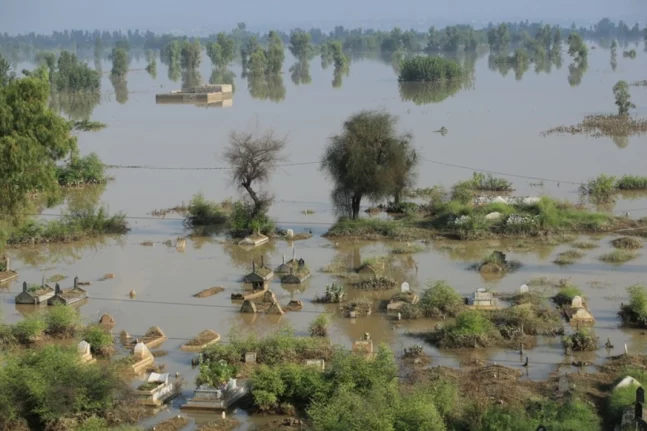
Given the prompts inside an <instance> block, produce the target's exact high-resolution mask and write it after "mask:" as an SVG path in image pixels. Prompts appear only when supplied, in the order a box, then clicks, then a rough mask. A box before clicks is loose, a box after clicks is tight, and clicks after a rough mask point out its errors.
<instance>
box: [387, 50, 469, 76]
mask: <svg viewBox="0 0 647 431" xmlns="http://www.w3.org/2000/svg"><path fill="white" fill-rule="evenodd" d="M462 77H463V68H462V67H461V65H460V64H459V63H458V62H457V61H455V60H450V59H447V58H443V57H422V56H418V57H413V58H409V59H406V60H403V61H402V64H401V65H400V75H399V76H398V81H400V82H444V81H451V80H456V79H460V78H462Z"/></svg>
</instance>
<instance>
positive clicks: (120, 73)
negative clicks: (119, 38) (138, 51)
mask: <svg viewBox="0 0 647 431" xmlns="http://www.w3.org/2000/svg"><path fill="white" fill-rule="evenodd" d="M127 73H128V52H127V51H126V50H125V49H123V48H113V49H112V71H111V72H110V77H111V78H112V79H113V80H120V79H124V78H125V77H126V74H127Z"/></svg>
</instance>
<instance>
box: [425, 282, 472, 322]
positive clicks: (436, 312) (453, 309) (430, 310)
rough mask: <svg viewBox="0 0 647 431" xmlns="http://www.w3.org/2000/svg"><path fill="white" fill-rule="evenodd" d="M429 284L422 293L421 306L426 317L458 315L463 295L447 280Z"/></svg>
mask: <svg viewBox="0 0 647 431" xmlns="http://www.w3.org/2000/svg"><path fill="white" fill-rule="evenodd" d="M427 286H429V287H428V288H427V289H425V291H424V292H423V293H422V297H421V298H420V303H419V307H420V309H421V310H422V312H423V314H424V315H425V316H426V317H435V316H440V315H447V316H450V317H452V316H456V314H458V312H459V311H460V310H461V309H462V307H463V304H464V300H463V297H462V296H461V295H460V294H459V293H458V292H456V290H455V289H454V288H453V287H451V286H450V285H449V284H447V282H445V281H435V282H429V283H427Z"/></svg>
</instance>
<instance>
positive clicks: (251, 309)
mask: <svg viewBox="0 0 647 431" xmlns="http://www.w3.org/2000/svg"><path fill="white" fill-rule="evenodd" d="M240 312H241V313H256V304H254V303H253V302H252V301H250V300H249V299H246V300H245V301H244V302H243V305H242V306H241V307H240Z"/></svg>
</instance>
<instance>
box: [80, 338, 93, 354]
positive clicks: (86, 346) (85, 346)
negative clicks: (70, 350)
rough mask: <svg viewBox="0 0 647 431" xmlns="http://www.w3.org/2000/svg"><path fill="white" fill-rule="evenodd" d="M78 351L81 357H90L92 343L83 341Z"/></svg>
mask: <svg viewBox="0 0 647 431" xmlns="http://www.w3.org/2000/svg"><path fill="white" fill-rule="evenodd" d="M78 349H79V353H80V354H81V355H89V354H90V343H88V342H87V341H85V340H83V341H81V342H80V343H79V346H78Z"/></svg>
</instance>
